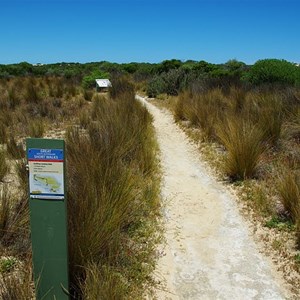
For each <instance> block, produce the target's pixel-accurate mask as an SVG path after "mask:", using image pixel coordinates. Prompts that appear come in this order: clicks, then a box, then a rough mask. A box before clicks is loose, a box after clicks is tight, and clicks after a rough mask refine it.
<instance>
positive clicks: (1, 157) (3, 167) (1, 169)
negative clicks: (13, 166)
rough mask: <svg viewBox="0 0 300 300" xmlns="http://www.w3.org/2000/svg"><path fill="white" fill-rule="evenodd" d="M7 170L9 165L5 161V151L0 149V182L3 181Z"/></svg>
mask: <svg viewBox="0 0 300 300" xmlns="http://www.w3.org/2000/svg"><path fill="white" fill-rule="evenodd" d="M8 171H9V167H8V164H7V161H6V155H5V152H4V151H2V150H0V182H1V181H3V178H4V177H5V175H6V174H7V172H8Z"/></svg>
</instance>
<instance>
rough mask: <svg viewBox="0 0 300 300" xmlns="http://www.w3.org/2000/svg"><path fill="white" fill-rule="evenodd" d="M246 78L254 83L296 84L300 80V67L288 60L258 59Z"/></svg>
mask: <svg viewBox="0 0 300 300" xmlns="http://www.w3.org/2000/svg"><path fill="white" fill-rule="evenodd" d="M246 78H247V79H248V80H249V81H250V82H251V83H253V84H263V83H280V84H288V85H294V84H295V83H297V82H299V79H300V68H299V67H297V66H296V65H294V64H293V63H290V62H288V61H286V60H279V59H263V60H258V61H257V62H256V63H255V64H254V65H253V66H252V67H251V69H250V71H249V73H248V74H247V75H246Z"/></svg>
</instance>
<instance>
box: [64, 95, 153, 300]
mask: <svg viewBox="0 0 300 300" xmlns="http://www.w3.org/2000/svg"><path fill="white" fill-rule="evenodd" d="M132 95H134V94H133V93H132ZM91 116H92V121H91V122H90V123H89V124H88V125H87V126H86V127H87V130H86V131H82V130H80V129H79V128H78V127H75V128H73V129H71V130H70V131H69V132H68V134H67V153H68V166H69V168H68V173H69V175H68V178H69V182H68V186H69V189H68V190H69V193H68V214H69V248H70V264H71V282H72V289H73V294H76V295H77V296H76V297H78V298H80V297H84V299H94V296H95V295H97V297H98V298H99V299H109V298H107V297H112V296H113V295H115V296H114V297H116V298H118V299H130V297H134V298H139V297H141V295H142V294H143V288H142V287H144V288H145V287H146V286H149V282H150V278H151V276H150V274H151V271H153V267H154V266H153V264H154V263H153V258H154V256H155V251H154V249H155V247H154V246H153V245H154V244H155V241H156V239H157V237H158V234H157V233H155V230H156V229H157V227H155V225H154V224H155V219H156V217H155V215H156V214H157V213H158V201H157V198H158V189H157V183H156V182H155V179H154V171H155V170H156V163H155V143H154V141H153V132H152V129H151V117H150V116H149V114H148V112H147V111H146V109H145V108H144V107H142V106H141V105H140V104H139V103H137V102H136V101H135V99H134V97H132V96H129V94H128V93H127V94H123V95H119V96H118V98H117V99H116V100H105V99H95V100H94V102H93V106H92V113H91ZM83 153H84V155H83ZM150 216H151V217H150ZM149 224H150V225H149ZM145 228H147V230H145ZM153 228H155V230H153ZM137 232H139V234H137ZM100 279H101V283H97V281H98V280H100ZM151 284H152V283H151ZM100 287H101V288H100ZM133 295H134V296H133ZM112 299H113V298H112Z"/></svg>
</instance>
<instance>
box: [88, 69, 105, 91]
mask: <svg viewBox="0 0 300 300" xmlns="http://www.w3.org/2000/svg"><path fill="white" fill-rule="evenodd" d="M108 78H109V73H107V72H103V71H101V70H94V71H93V72H92V73H91V74H89V75H86V76H84V77H83V79H82V87H83V88H84V89H89V88H93V87H95V86H96V81H95V80H96V79H108Z"/></svg>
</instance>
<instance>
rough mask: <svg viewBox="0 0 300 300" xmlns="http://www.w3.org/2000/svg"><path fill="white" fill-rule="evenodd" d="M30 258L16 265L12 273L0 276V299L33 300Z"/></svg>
mask: <svg viewBox="0 0 300 300" xmlns="http://www.w3.org/2000/svg"><path fill="white" fill-rule="evenodd" d="M32 276H33V275H32V266H31V260H30V258H26V261H24V262H23V263H20V262H19V263H18V265H17V267H16V269H15V270H13V271H12V272H7V273H2V274H0V299H7V300H14V299H24V300H29V299H34V289H33V285H32Z"/></svg>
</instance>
